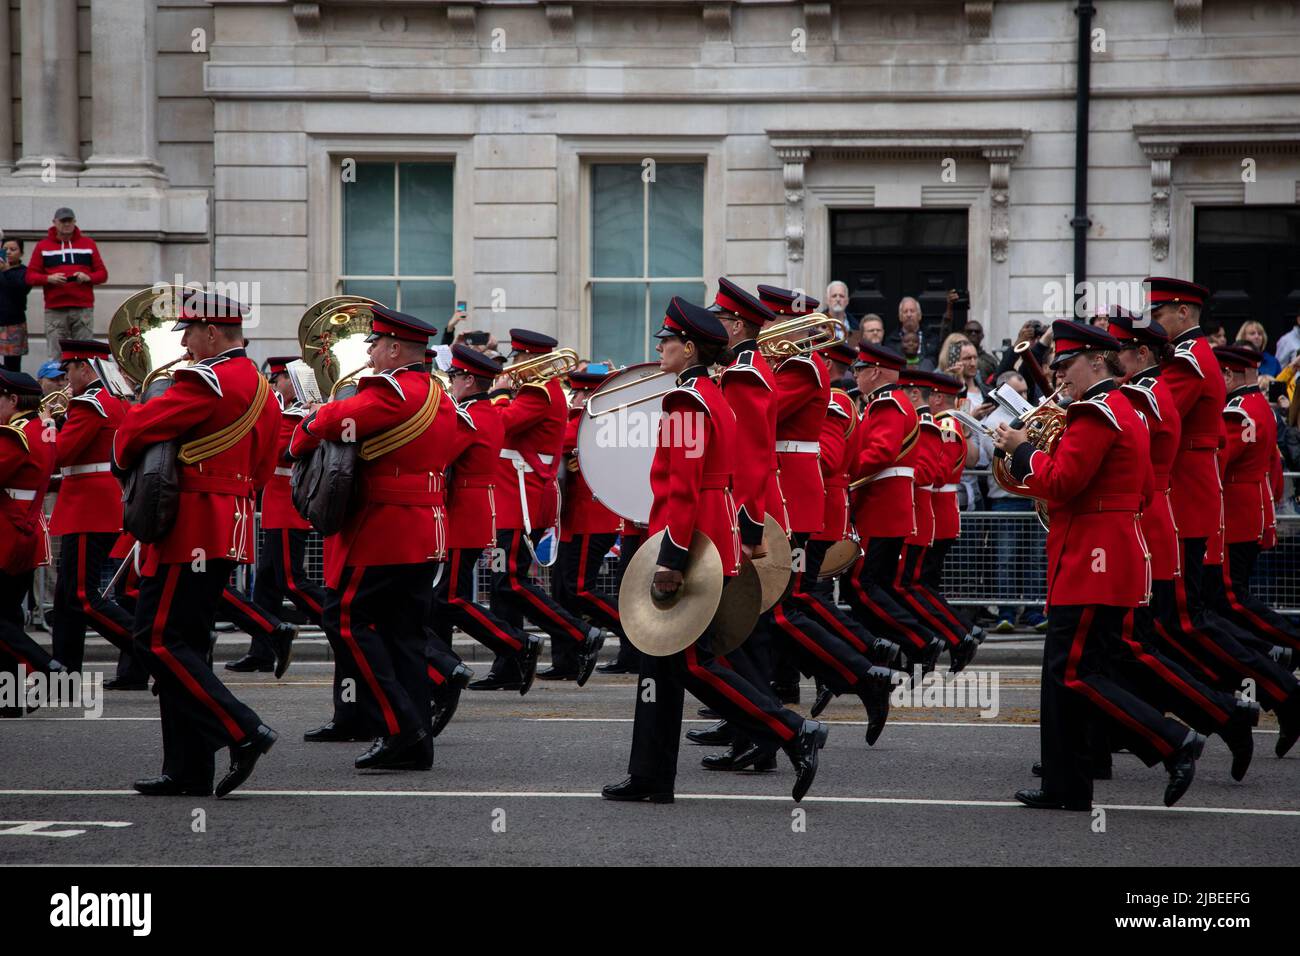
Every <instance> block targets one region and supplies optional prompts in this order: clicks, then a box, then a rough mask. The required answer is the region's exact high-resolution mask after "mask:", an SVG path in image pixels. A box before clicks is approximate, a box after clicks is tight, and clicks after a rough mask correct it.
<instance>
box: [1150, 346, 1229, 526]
mask: <svg viewBox="0 0 1300 956" xmlns="http://www.w3.org/2000/svg"><path fill="white" fill-rule="evenodd" d="M1161 378H1162V379H1163V380H1164V382H1165V384H1166V385H1168V386H1169V391H1170V392H1171V393H1172V394H1173V397H1174V405H1175V406H1176V407H1177V409H1178V414H1179V415H1180V416H1181V417H1182V420H1183V433H1182V438H1181V439H1180V443H1179V448H1178V457H1177V458H1175V459H1174V469H1173V475H1174V480H1173V489H1172V492H1171V498H1172V500H1173V505H1174V519H1175V521H1176V523H1177V526H1178V537H1180V538H1212V537H1214V536H1215V535H1216V534H1217V533H1218V531H1219V528H1220V527H1221V526H1222V523H1223V495H1222V489H1221V488H1220V486H1219V468H1218V465H1217V463H1216V451H1217V450H1218V449H1219V448H1222V447H1223V443H1224V428H1223V405H1224V400H1225V393H1226V391H1227V390H1226V388H1225V387H1224V384H1223V375H1222V373H1221V371H1220V369H1219V360H1218V358H1217V357H1216V356H1215V354H1214V349H1213V348H1211V346H1210V343H1209V340H1208V339H1206V338H1205V332H1204V331H1203V330H1201V329H1200V328H1198V327H1193V328H1190V329H1188V330H1187V331H1186V332H1183V333H1182V334H1181V335H1179V336H1178V337H1177V338H1175V339H1174V355H1173V358H1171V359H1170V360H1169V361H1167V362H1166V363H1165V365H1164V369H1163V371H1162V373H1161Z"/></svg>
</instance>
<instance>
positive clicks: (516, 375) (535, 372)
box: [501, 349, 578, 388]
mask: <svg viewBox="0 0 1300 956" xmlns="http://www.w3.org/2000/svg"><path fill="white" fill-rule="evenodd" d="M577 367H578V353H577V352H575V351H574V350H573V349H555V350H553V351H551V352H547V353H546V354H545V355H534V356H532V357H530V358H526V359H520V360H519V361H518V362H512V363H510V364H509V365H507V366H506V367H505V368H503V369H502V370H501V374H502V375H505V376H507V377H509V379H510V381H511V382H513V383H514V386H515V388H519V387H520V386H521V385H526V384H534V385H543V384H545V383H546V382H548V381H550V380H551V379H553V378H555V377H556V376H558V375H568V374H569V373H570V372H572V371H573V370H574V369H575V368H577Z"/></svg>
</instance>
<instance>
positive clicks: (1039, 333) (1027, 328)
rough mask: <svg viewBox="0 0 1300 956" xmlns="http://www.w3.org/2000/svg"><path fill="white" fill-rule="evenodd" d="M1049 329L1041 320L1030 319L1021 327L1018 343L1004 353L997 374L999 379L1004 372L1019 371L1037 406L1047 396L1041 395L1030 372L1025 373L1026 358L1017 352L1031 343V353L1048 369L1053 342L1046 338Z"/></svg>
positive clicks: (1028, 396) (1030, 398)
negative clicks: (1021, 344)
mask: <svg viewBox="0 0 1300 956" xmlns="http://www.w3.org/2000/svg"><path fill="white" fill-rule="evenodd" d="M1046 333H1047V327H1046V326H1045V325H1044V324H1043V323H1042V321H1040V320H1039V319H1030V320H1029V321H1027V322H1026V323H1025V324H1024V325H1022V326H1021V327H1020V332H1019V334H1017V335H1016V341H1015V342H1014V343H1013V344H1012V346H1011V348H1009V349H1006V350H1004V351H1003V353H1002V361H1001V362H999V363H998V368H997V374H998V377H999V379H1000V378H1001V376H1002V374H1003V373H1004V372H1010V371H1019V372H1020V373H1021V375H1022V376H1023V377H1024V380H1025V383H1026V385H1027V386H1028V394H1027V398H1028V399H1029V401H1030V402H1033V403H1034V404H1035V405H1036V404H1038V402H1039V401H1040V400H1041V399H1043V398H1045V397H1046V396H1044V395H1042V394H1040V393H1039V390H1038V386H1036V385H1035V384H1034V380H1033V378H1032V377H1031V376H1030V375H1029V373H1028V372H1026V371H1024V367H1023V363H1024V358H1023V356H1021V355H1020V354H1019V353H1018V352H1016V346H1017V345H1019V344H1020V343H1021V342H1029V343H1030V347H1029V351H1030V352H1031V353H1033V356H1034V358H1035V359H1037V360H1038V364H1039V366H1041V367H1042V368H1044V369H1046V368H1047V365H1048V355H1049V353H1050V352H1051V344H1050V343H1051V340H1050V339H1049V338H1047V337H1046Z"/></svg>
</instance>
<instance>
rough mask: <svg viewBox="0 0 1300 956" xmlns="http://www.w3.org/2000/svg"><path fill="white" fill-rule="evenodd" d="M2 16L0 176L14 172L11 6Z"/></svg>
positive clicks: (0, 27) (0, 48)
mask: <svg viewBox="0 0 1300 956" xmlns="http://www.w3.org/2000/svg"><path fill="white" fill-rule="evenodd" d="M2 12H3V16H0V174H6V173H12V172H13V171H14V84H13V79H12V76H13V73H12V69H13V59H12V57H11V56H10V54H9V47H10V36H9V4H8V3H5V5H4V9H3V11H2Z"/></svg>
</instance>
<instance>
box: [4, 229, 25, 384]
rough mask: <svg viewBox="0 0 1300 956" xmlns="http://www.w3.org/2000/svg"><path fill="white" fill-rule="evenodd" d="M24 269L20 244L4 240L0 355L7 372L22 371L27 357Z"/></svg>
mask: <svg viewBox="0 0 1300 956" xmlns="http://www.w3.org/2000/svg"><path fill="white" fill-rule="evenodd" d="M30 291H31V286H29V285H28V284H27V266H25V265H24V264H23V241H22V240H21V239H6V240H5V241H4V254H3V256H0V356H2V357H3V359H4V368H5V371H7V372H18V371H21V370H22V363H23V356H24V355H26V354H27V293H28V292H30Z"/></svg>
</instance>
